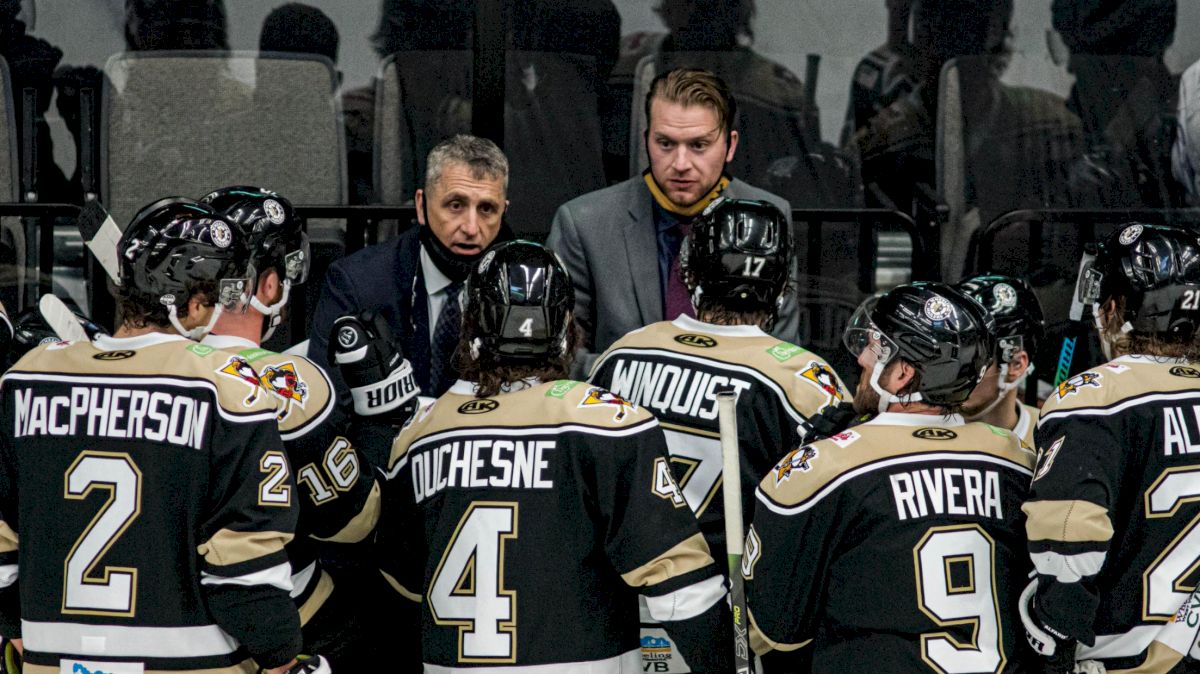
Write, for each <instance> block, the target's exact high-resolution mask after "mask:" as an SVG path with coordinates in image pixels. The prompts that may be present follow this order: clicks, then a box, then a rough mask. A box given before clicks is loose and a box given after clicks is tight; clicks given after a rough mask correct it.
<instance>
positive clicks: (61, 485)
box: [0, 198, 328, 674]
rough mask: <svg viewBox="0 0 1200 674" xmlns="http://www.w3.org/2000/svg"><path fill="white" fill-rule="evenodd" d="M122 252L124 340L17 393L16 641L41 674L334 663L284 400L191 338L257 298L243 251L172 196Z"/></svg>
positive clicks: (5, 576) (1, 610) (4, 602)
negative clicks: (290, 555) (300, 568)
mask: <svg viewBox="0 0 1200 674" xmlns="http://www.w3.org/2000/svg"><path fill="white" fill-rule="evenodd" d="M118 258H119V261H120V278H119V282H120V286H119V288H118V297H117V304H118V324H119V328H118V330H117V331H116V333H115V335H114V336H112V337H109V336H106V335H101V336H97V337H96V338H95V340H94V341H84V342H75V343H71V342H55V343H51V344H48V345H44V346H39V347H37V348H35V349H33V350H32V351H31V352H30V353H29V354H27V355H26V356H25V357H24V358H23V359H21V361H20V362H18V363H17V364H16V365H15V366H14V367H13V368H12V369H11V370H9V372H8V373H7V374H6V375H5V376H4V378H3V380H2V383H0V517H2V518H3V521H2V522H0V588H2V589H0V634H3V635H4V636H5V637H9V638H14V639H21V642H22V644H23V650H24V658H25V662H24V669H23V671H24V672H26V673H27V674H51V673H58V672H88V671H90V672H105V673H106V674H133V673H135V672H136V673H138V674H141V673H142V672H147V673H150V672H206V673H215V672H228V673H235V672H237V673H246V674H252V673H254V672H258V671H259V666H262V667H265V668H267V669H268V670H269V671H270V672H271V673H272V674H276V673H282V672H286V671H300V670H303V671H308V669H309V668H310V667H313V666H318V665H320V666H323V663H322V662H321V661H320V660H319V659H317V660H312V661H307V662H303V663H297V653H299V651H300V648H301V635H300V623H299V619H298V616H297V612H296V609H295V606H294V605H293V603H292V601H291V600H290V598H289V597H288V592H289V591H290V590H291V588H292V582H291V573H290V568H289V565H288V561H287V556H286V554H285V552H284V544H285V543H286V542H287V541H288V540H289V539H290V538H291V537H292V531H293V529H294V527H295V523H296V514H297V507H296V502H295V499H294V495H293V492H294V491H295V482H294V480H293V478H292V475H291V471H290V468H289V464H288V461H287V458H286V456H285V455H284V453H283V446H282V443H281V440H280V437H279V430H278V428H277V426H276V421H275V417H276V413H277V407H276V405H275V404H274V401H272V400H271V399H270V397H269V396H266V395H260V393H259V388H258V386H257V379H256V378H257V374H256V373H255V372H254V370H253V369H252V368H249V367H246V368H240V369H239V370H238V375H239V376H238V377H231V376H227V375H226V369H227V365H228V362H227V361H228V359H227V357H226V356H225V355H224V354H220V353H218V352H214V350H212V349H209V348H206V347H201V346H200V345H198V344H195V343H193V342H191V341H188V340H187V339H185V338H184V337H183V336H181V335H180V334H177V332H178V333H183V334H187V335H194V336H200V335H202V334H203V333H204V332H206V331H207V329H208V327H210V326H211V325H212V324H213V323H214V322H215V320H216V318H217V317H218V316H219V314H221V313H223V312H228V313H238V312H240V311H242V310H243V309H244V307H245V306H246V305H247V304H248V302H249V299H250V291H251V289H252V287H253V273H252V271H251V268H250V264H249V257H248V254H247V250H246V242H245V240H244V238H243V237H242V235H241V233H240V232H239V231H237V230H236V229H235V228H233V227H230V226H229V225H228V224H227V223H225V222H224V221H222V220H221V219H219V218H218V216H217V214H216V213H215V212H213V211H212V210H211V209H209V208H208V207H206V206H204V205H202V204H200V203H198V202H195V201H191V200H189V199H183V198H171V199H164V200H161V201H158V202H155V203H154V204H151V205H149V206H147V207H146V208H144V209H142V210H141V211H140V212H139V213H138V214H137V215H136V216H135V217H134V219H133V221H132V222H131V223H130V225H129V226H128V227H127V228H126V229H125V232H124V235H123V236H122V239H121V241H120V243H119V249H118ZM18 541H19V542H18ZM18 558H19V561H18ZM296 668H299V669H296ZM323 669H324V671H328V668H327V667H323Z"/></svg>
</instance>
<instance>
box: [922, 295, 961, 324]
mask: <svg viewBox="0 0 1200 674" xmlns="http://www.w3.org/2000/svg"><path fill="white" fill-rule="evenodd" d="M952 316H954V307H953V305H951V304H950V302H949V301H948V300H947V299H946V298H944V297H940V296H938V295H934V296H933V297H930V298H929V299H927V300H925V317H926V318H928V319H929V320H931V321H944V320H946V319H948V318H950V317H952Z"/></svg>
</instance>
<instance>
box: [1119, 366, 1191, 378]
mask: <svg viewBox="0 0 1200 674" xmlns="http://www.w3.org/2000/svg"><path fill="white" fill-rule="evenodd" d="M1104 367H1105V368H1106V369H1109V370H1112V371H1113V372H1116V373H1117V374H1121V373H1122V372H1128V371H1129V368H1128V367H1126V366H1124V365H1122V364H1120V363H1105V364H1104ZM1196 376H1197V377H1200V372H1197V373H1196Z"/></svg>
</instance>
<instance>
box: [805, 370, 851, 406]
mask: <svg viewBox="0 0 1200 674" xmlns="http://www.w3.org/2000/svg"><path fill="white" fill-rule="evenodd" d="M796 376H797V377H799V378H801V379H803V380H804V381H806V382H808V383H809V384H812V385H813V386H816V387H817V388H819V389H821V392H822V393H824V394H825V404H824V405H821V409H825V408H826V407H829V406H830V405H836V404H837V403H840V402H842V389H841V387H840V386H838V380H837V375H835V374H834V373H833V370H832V369H830V367H829V366H828V365H825V364H824V363H821V362H818V361H815V360H812V361H809V363H808V367H807V368H805V369H804V370H802V371H800V372H797V373H796Z"/></svg>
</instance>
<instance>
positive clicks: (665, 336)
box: [589, 197, 850, 559]
mask: <svg viewBox="0 0 1200 674" xmlns="http://www.w3.org/2000/svg"><path fill="white" fill-rule="evenodd" d="M791 251H792V246H791V233H790V231H789V227H788V222H787V219H786V218H785V217H784V216H783V213H781V212H779V210H778V209H777V208H775V207H774V206H773V205H771V204H769V203H766V202H763V201H749V200H735V199H727V198H723V197H722V198H718V199H717V200H716V201H714V202H713V203H712V204H710V205H709V206H708V207H707V208H705V209H704V211H703V212H702V213H701V214H700V217H698V218H697V219H696V221H695V222H694V223H693V224H692V227H691V231H690V233H689V234H688V237H687V239H685V240H684V242H683V245H682V248H681V252H680V268H681V272H682V274H683V277H684V282H685V284H686V285H687V287H688V289H689V290H690V291H691V293H692V298H693V299H692V302H693V305H694V308H695V309H696V316H697V317H696V318H691V317H689V316H680V317H679V318H677V319H675V320H673V321H663V322H661V323H655V324H653V325H649V326H646V327H644V328H639V329H638V330H634V331H633V332H631V333H629V334H628V335H626V336H624V337H622V338H621V339H620V340H618V341H617V342H616V343H615V344H613V345H612V346H611V347H609V349H608V351H606V352H605V353H604V354H603V355H601V356H600V358H599V359H598V360H597V361H596V365H595V366H594V367H593V369H592V373H591V376H590V377H589V380H590V381H591V382H592V383H593V384H598V385H600V386H603V387H605V388H608V389H609V390H611V391H612V392H613V393H616V394H617V395H619V396H621V397H622V398H625V399H626V400H629V401H630V402H632V403H634V404H638V405H641V406H643V407H645V408H647V409H649V410H650V411H651V412H653V414H654V415H655V416H656V417H657V418H658V420H659V423H661V424H662V426H663V430H664V432H665V434H666V436H667V448H668V450H669V451H670V453H671V462H672V467H673V468H674V469H675V471H676V479H677V480H678V482H679V487H680V488H681V489H683V496H684V498H686V499H687V502H688V507H690V508H691V509H692V511H693V512H695V513H696V516H697V517H698V518H699V519H700V530H701V531H702V532H703V533H704V537H705V540H707V541H708V544H709V546H710V547H711V548H712V550H713V554H714V556H715V557H717V558H718V559H724V556H725V529H724V525H723V522H724V518H723V517H722V503H721V498H720V496H719V492H720V486H721V443H720V440H719V439H718V428H717V399H716V393H717V392H719V391H722V390H733V391H736V392H737V394H738V404H737V409H738V417H739V418H738V433H739V436H740V437H739V445H740V448H741V473H742V482H743V489H742V493H743V494H744V495H745V497H746V498H745V505H746V513H745V515H746V516H747V517H749V515H750V513H751V512H752V510H753V499H754V487H755V486H756V485H757V484H758V481H759V480H761V479H762V476H763V475H765V474H766V472H767V471H768V470H770V469H771V466H774V465H775V462H776V461H778V460H779V458H780V457H782V456H783V455H784V454H786V453H787V452H788V451H789V450H791V449H794V448H795V447H796V446H797V445H798V444H799V440H800V431H799V427H800V425H801V424H804V423H805V422H806V421H807V420H808V419H809V418H810V417H813V416H814V415H816V414H819V413H820V412H821V411H822V410H824V409H825V408H828V407H832V406H836V405H838V404H839V403H841V402H843V401H849V400H850V395H849V393H848V392H847V391H846V387H845V385H844V384H843V383H842V381H841V380H840V379H839V378H838V376H837V375H836V374H835V373H834V371H833V368H831V367H830V366H829V364H828V363H827V362H825V359H823V358H821V356H819V355H817V354H815V353H812V352H810V351H808V350H806V349H804V348H801V347H799V346H796V345H795V344H789V343H787V342H782V341H780V340H779V339H777V338H775V337H772V336H771V335H769V334H767V332H765V331H767V330H770V329H771V326H772V324H773V323H774V321H775V316H776V313H777V311H778V309H779V306H780V305H781V303H782V302H783V297H784V294H785V292H786V290H787V282H788V269H789V268H790V263H791Z"/></svg>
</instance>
